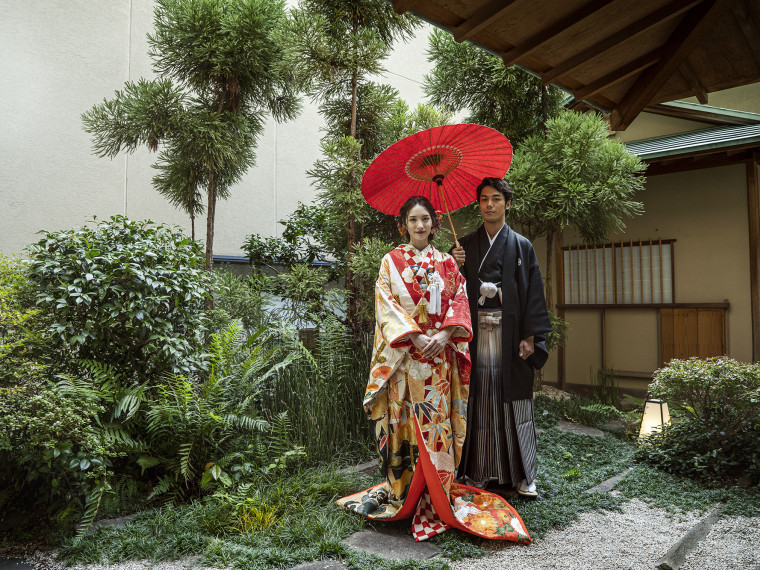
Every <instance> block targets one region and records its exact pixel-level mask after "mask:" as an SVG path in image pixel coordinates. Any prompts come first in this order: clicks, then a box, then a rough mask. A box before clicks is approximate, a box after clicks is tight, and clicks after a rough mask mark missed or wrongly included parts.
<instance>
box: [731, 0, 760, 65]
mask: <svg viewBox="0 0 760 570" xmlns="http://www.w3.org/2000/svg"><path fill="white" fill-rule="evenodd" d="M733 12H734V17H735V18H736V23H737V24H738V26H739V29H740V30H741V32H742V33H741V37H742V39H743V40H744V47H746V48H747V53H749V55H750V57H751V58H752V59H754V60H755V65H757V66H758V67H760V53H758V51H759V50H758V45H760V33H758V30H757V26H756V25H755V21H754V20H753V19H752V14H751V13H750V12H749V10H748V9H747V6H746V5H745V4H744V2H741V1H739V2H737V3H736V4H734V10H733Z"/></svg>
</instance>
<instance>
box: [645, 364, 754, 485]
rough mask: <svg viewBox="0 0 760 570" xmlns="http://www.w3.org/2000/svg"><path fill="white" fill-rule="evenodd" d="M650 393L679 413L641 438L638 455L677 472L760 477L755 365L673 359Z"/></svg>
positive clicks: (715, 475)
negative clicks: (660, 427) (658, 429)
mask: <svg viewBox="0 0 760 570" xmlns="http://www.w3.org/2000/svg"><path fill="white" fill-rule="evenodd" d="M649 391H650V394H651V395H652V396H653V397H655V398H660V399H663V400H666V401H667V402H668V404H669V406H670V407H671V408H672V409H674V411H675V412H676V413H678V412H679V411H681V412H682V413H683V414H684V416H683V417H682V418H680V420H679V419H678V418H676V420H675V421H674V422H673V424H672V425H670V426H666V428H665V429H664V430H663V431H662V432H661V433H656V434H653V435H651V436H649V437H648V438H647V440H646V441H645V442H643V444H642V445H641V448H640V453H639V455H640V457H641V458H642V459H644V460H646V461H648V462H650V463H652V464H654V465H657V466H659V467H662V468H663V469H665V470H667V471H670V472H673V473H678V474H682V475H688V476H694V477H704V478H714V479H725V478H737V477H741V476H744V477H747V478H749V479H750V480H751V481H752V482H754V483H757V482H758V481H760V405H759V404H760V365H758V364H745V363H741V362H737V361H735V360H732V359H730V358H725V357H720V358H708V359H705V360H700V359H698V358H690V359H688V360H678V359H674V360H671V361H670V363H669V364H668V366H666V367H665V368H661V369H660V370H657V371H656V372H655V374H654V380H653V382H652V383H651V384H650V386H649Z"/></svg>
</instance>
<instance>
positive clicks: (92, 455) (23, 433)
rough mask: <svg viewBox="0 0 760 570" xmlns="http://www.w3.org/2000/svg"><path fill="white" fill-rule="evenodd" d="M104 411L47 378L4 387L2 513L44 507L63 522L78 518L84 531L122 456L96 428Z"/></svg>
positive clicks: (0, 403)
mask: <svg viewBox="0 0 760 570" xmlns="http://www.w3.org/2000/svg"><path fill="white" fill-rule="evenodd" d="M102 412H103V407H102V406H101V405H100V404H99V403H98V402H96V401H94V400H92V399H90V398H82V399H77V398H71V397H69V396H68V395H67V394H65V393H63V391H61V390H59V389H57V388H56V387H55V386H54V385H52V384H50V383H47V382H45V381H43V380H37V381H28V379H27V382H26V383H25V384H22V385H19V386H13V387H9V388H0V479H1V480H2V481H3V482H4V486H5V493H3V494H0V511H2V512H3V513H18V512H28V511H29V509H30V508H42V509H44V510H46V511H48V512H49V513H51V514H52V515H54V516H55V517H56V518H58V519H59V521H61V522H66V521H67V520H70V519H73V518H76V516H77V515H79V516H81V517H82V522H81V523H80V533H81V532H84V530H86V526H89V524H90V523H91V522H92V517H94V516H95V513H96V512H97V504H98V503H99V501H100V498H101V497H102V494H103V492H104V491H105V490H106V489H107V488H108V478H109V475H110V474H111V471H110V467H111V460H112V459H113V458H115V457H117V456H118V455H119V453H118V451H117V450H115V449H113V448H112V447H111V446H110V445H108V442H106V441H104V438H103V437H102V434H101V432H100V430H98V429H97V427H96V426H95V425H94V421H93V420H94V419H95V418H97V417H98V416H99V414H101V413H102Z"/></svg>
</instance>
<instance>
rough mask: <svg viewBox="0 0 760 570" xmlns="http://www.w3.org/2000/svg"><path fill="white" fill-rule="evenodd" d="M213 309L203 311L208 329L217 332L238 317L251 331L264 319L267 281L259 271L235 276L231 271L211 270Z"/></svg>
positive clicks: (263, 322)
mask: <svg viewBox="0 0 760 570" xmlns="http://www.w3.org/2000/svg"><path fill="white" fill-rule="evenodd" d="M212 283H213V293H212V294H213V297H214V308H213V309H211V310H208V311H206V317H207V318H208V328H209V330H210V331H211V332H218V331H220V330H222V329H223V328H226V327H228V326H230V325H231V324H232V321H233V320H238V321H240V323H241V324H242V325H243V328H244V329H245V330H246V331H248V332H249V333H253V332H254V331H255V330H256V329H258V328H259V327H261V326H262V325H264V324H265V322H266V321H267V313H268V310H269V308H270V301H269V299H268V297H267V295H266V293H265V292H266V290H267V286H268V284H267V283H268V281H267V280H266V279H264V278H263V276H261V275H258V274H252V275H244V276H243V275H236V274H235V273H233V272H232V271H226V270H219V271H214V272H213V273H212Z"/></svg>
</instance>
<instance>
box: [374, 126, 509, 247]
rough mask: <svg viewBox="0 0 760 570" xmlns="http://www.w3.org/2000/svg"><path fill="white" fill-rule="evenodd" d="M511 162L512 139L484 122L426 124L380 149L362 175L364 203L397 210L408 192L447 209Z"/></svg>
mask: <svg viewBox="0 0 760 570" xmlns="http://www.w3.org/2000/svg"><path fill="white" fill-rule="evenodd" d="M511 162H512V145H511V144H510V143H509V141H508V140H507V138H506V137H505V136H504V135H503V134H501V133H500V132H499V131H497V130H494V129H491V128H489V127H484V126H482V125H471V124H462V125H444V126H442V127H433V128H432V129H426V130H424V131H420V132H418V133H414V134H413V135H409V136H408V137H406V138H403V139H401V140H400V141H398V142H397V143H394V144H392V145H391V146H389V147H388V148H386V149H385V150H384V151H383V152H381V153H380V154H379V155H378V156H377V158H375V160H373V161H372V164H370V165H369V168H367V171H366V172H365V173H364V177H363V178H362V195H363V196H364V199H365V200H367V203H368V204H369V205H370V206H372V207H373V208H375V209H376V210H379V211H381V212H383V213H385V214H391V215H393V216H398V213H399V210H400V209H401V206H402V205H403V204H404V202H406V201H407V200H408V199H409V198H410V197H411V196H424V197H425V198H427V199H428V200H430V202H431V204H433V207H434V208H435V209H436V210H443V211H445V212H446V214H447V215H448V216H449V224H450V225H451V231H452V232H453V233H454V240H455V241H456V242H457V245H459V241H458V240H457V234H456V232H455V231H454V224H452V222H451V215H450V214H449V212H451V211H453V210H457V209H459V208H461V207H463V206H466V205H467V204H471V203H472V202H474V201H475V200H476V198H477V196H476V194H475V188H477V186H478V184H480V182H481V181H482V180H483V178H486V177H493V178H503V177H504V175H505V174H506V172H507V170H508V169H509V165H510V163H511Z"/></svg>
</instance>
